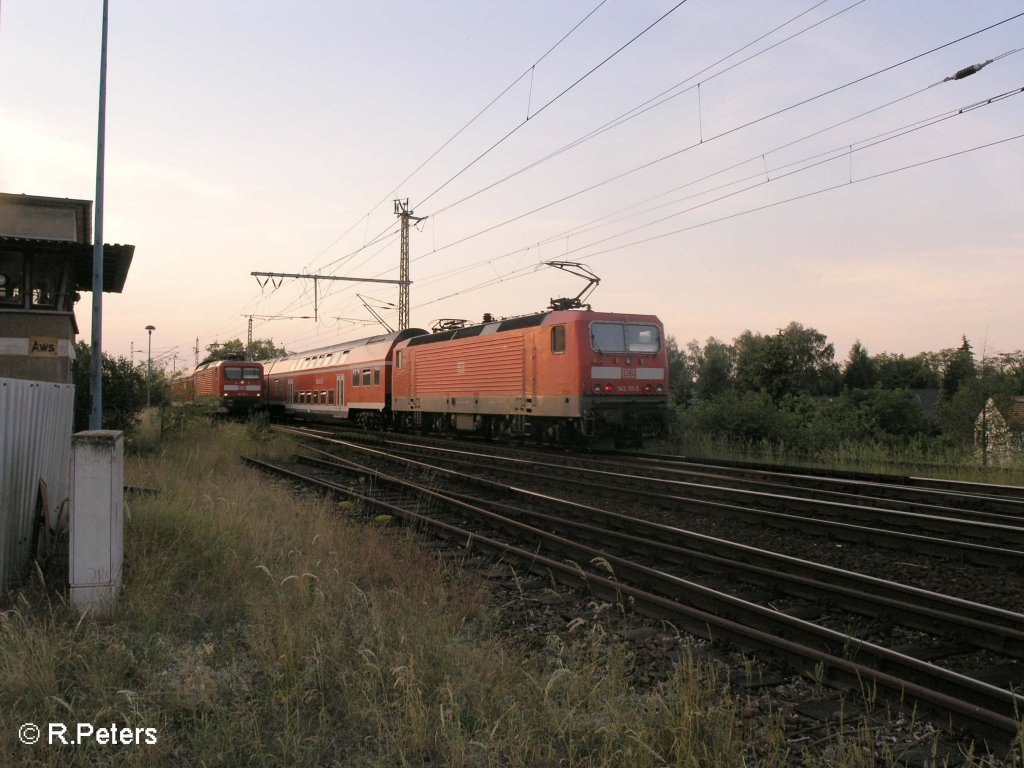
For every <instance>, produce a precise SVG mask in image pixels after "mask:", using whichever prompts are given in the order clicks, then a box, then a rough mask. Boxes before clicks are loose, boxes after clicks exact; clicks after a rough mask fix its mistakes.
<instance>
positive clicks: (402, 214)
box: [394, 198, 427, 331]
mask: <svg viewBox="0 0 1024 768" xmlns="http://www.w3.org/2000/svg"><path fill="white" fill-rule="evenodd" d="M394 203H395V215H396V216H398V217H399V218H400V219H401V220H402V237H401V246H400V247H401V252H400V253H399V255H398V330H400V331H404V330H405V329H406V328H408V327H409V220H410V219H412V221H413V222H414V223H416V224H418V223H419V222H421V221H423V220H424V219H425V218H427V217H426V216H413V215H412V211H410V210H409V198H406V199H405V200H395V201H394Z"/></svg>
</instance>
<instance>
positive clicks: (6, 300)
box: [0, 253, 25, 306]
mask: <svg viewBox="0 0 1024 768" xmlns="http://www.w3.org/2000/svg"><path fill="white" fill-rule="evenodd" d="M24 285H25V263H24V261H23V260H22V258H21V254H20V253H5V254H3V255H0V304H13V305H15V306H21V305H22V304H24V303H25V298H24V293H23V292H22V291H23V290H24V288H23V286H24Z"/></svg>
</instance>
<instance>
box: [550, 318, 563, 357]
mask: <svg viewBox="0 0 1024 768" xmlns="http://www.w3.org/2000/svg"><path fill="white" fill-rule="evenodd" d="M551 351H552V352H554V353H555V354H556V355H560V354H561V353H563V352H565V326H564V325H556V326H555V327H554V328H552V329H551Z"/></svg>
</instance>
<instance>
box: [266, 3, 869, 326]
mask: <svg viewBox="0 0 1024 768" xmlns="http://www.w3.org/2000/svg"><path fill="white" fill-rule="evenodd" d="M683 2H685V0H683ZM683 2H680V3H677V4H676V5H675V6H674V7H673V8H671V9H670V10H669V11H667V12H666V13H665V14H663V15H662V16H661V17H660V18H659V19H657V20H655V21H654V22H652V23H651V24H650V25H648V27H647V28H645V29H644V30H643V31H641V32H640V33H639V34H638V35H636V36H634V38H632V39H631V40H630V41H628V42H627V43H626V44H625V45H623V46H621V47H620V48H619V49H618V50H616V51H615V52H614V53H612V54H611V55H609V56H607V57H606V58H605V59H604V60H602V62H600V63H599V64H597V65H596V66H595V67H593V68H592V69H591V70H590V71H588V72H587V73H586V74H585V75H584V76H582V77H581V78H579V79H577V80H576V81H575V82H574V83H573V84H571V85H570V86H568V87H567V88H565V89H563V91H562V92H561V93H560V94H559V95H558V96H556V97H555V98H554V99H551V100H549V101H548V102H547V103H546V104H545V105H544V106H542V107H541V108H540V109H538V110H537V111H536V112H535V113H533V115H532V116H536V115H537V114H539V113H540V112H541V111H543V110H544V109H546V108H547V107H548V106H550V105H551V104H553V103H554V102H555V101H557V99H558V98H560V97H561V96H562V95H564V94H565V93H568V92H569V91H570V90H571V89H572V88H574V87H575V86H576V85H578V84H579V83H580V82H582V81H583V80H584V79H585V78H586V77H588V76H589V75H590V74H592V73H593V72H595V71H597V69H598V68H600V67H601V66H603V65H604V64H605V63H607V62H608V61H609V60H611V59H612V58H613V57H614V56H616V55H617V54H618V53H620V52H621V51H622V50H624V49H625V48H626V47H627V46H628V45H630V44H632V43H633V42H635V40H637V39H638V38H639V37H641V36H642V35H643V34H644V33H646V32H647V31H648V30H650V29H651V28H653V27H654V26H655V25H656V24H658V23H659V22H661V21H662V20H664V19H665V18H666V17H667V16H668V15H670V14H671V13H672V12H673V11H675V10H676V9H677V8H678V7H680V6H681V5H682V4H683ZM826 2H828V0H819V1H818V2H816V3H814V4H813V5H811V6H810V7H809V8H807V9H805V10H804V11H801V12H800V13H798V14H796V15H795V16H793V17H791V18H789V19H788V20H787V21H785V22H783V23H782V24H779V25H777V26H775V27H773V28H772V29H771V30H769V31H768V32H765V33H763V34H761V35H760V36H758V37H757V38H755V39H754V40H752V41H750V42H749V43H747V44H745V45H744V46H741V47H740V48H738V49H737V50H735V51H733V52H732V53H730V54H728V55H727V56H725V57H722V58H720V59H719V60H717V61H716V62H714V63H712V64H710V65H708V66H706V67H704V68H703V69H701V70H699V71H698V72H697V73H695V74H694V75H691V76H690V78H688V79H693V77H696V76H699V75H700V74H702V73H704V72H706V71H708V70H710V69H712V68H713V67H715V66H717V65H718V64H719V63H721V62H723V61H726V60H728V59H729V58H732V57H733V56H735V55H737V54H738V53H740V52H742V51H743V50H746V49H747V48H749V47H751V46H752V45H755V44H756V43H757V42H760V41H761V40H763V39H765V38H766V37H768V36H770V35H771V34H773V33H774V32H776V31H778V30H779V29H782V28H784V27H785V26H787V25H789V24H791V23H793V22H795V21H796V20H798V19H800V18H802V17H803V16H805V15H807V14H808V13H810V12H811V11H813V10H814V9H816V8H818V7H819V6H821V5H823V4H825V3H826ZM862 2H864V0H857V2H854V3H853V4H852V5H849V6H847V7H845V8H843V9H841V10H839V11H837V12H836V13H833V14H831V15H830V16H828V17H826V18H824V19H822V20H819V21H818V22H815V23H814V24H812V25H810V26H809V27H805V28H804V29H801V30H799V31H798V32H796V33H795V34H793V35H790V36H789V37H787V38H785V39H783V40H781V41H778V42H776V43H774V44H773V45H771V46H769V47H768V48H766V49H764V50H762V51H760V52H758V53H756V54H754V55H752V56H751V57H748V58H746V59H744V60H743V61H741V62H737V63H735V64H734V65H732V66H730V67H729V68H727V69H726V70H723V71H722V72H719V73H717V74H715V75H713V76H712V77H717V76H718V75H719V74H723V73H724V72H725V71H729V70H731V69H733V68H734V67H735V66H739V65H740V64H743V63H745V62H746V61H749V60H750V59H752V58H755V57H756V56H758V55H761V54H762V53H764V52H766V51H768V50H771V49H773V48H775V47H777V46H778V45H781V44H782V43H785V42H787V41H788V40H790V39H792V38H793V37H796V36H797V35H799V34H803V33H804V32H806V31H808V30H809V29H812V28H814V27H816V26H819V25H820V24H822V23H824V22H826V21H829V20H831V19H833V18H835V17H836V16H838V15H840V14H842V13H845V12H846V11H848V10H850V9H851V8H853V7H856V6H857V5H860V4H861V3H862ZM602 5H604V0H602V2H601V3H599V4H598V5H597V6H596V7H595V8H594V9H592V10H591V11H590V12H589V13H588V14H587V15H586V16H585V17H584V18H583V19H581V20H580V21H579V22H578V23H577V24H576V25H575V26H574V27H573V28H572V29H570V30H569V32H567V33H566V34H565V35H563V37H562V38H561V39H560V40H559V41H558V42H557V43H555V45H553V46H551V48H549V49H548V50H547V51H546V52H545V53H544V54H543V55H542V56H541V57H540V58H539V59H537V61H536V62H534V64H533V65H531V67H530V68H529V69H527V70H525V71H524V72H523V74H522V75H520V77H519V78H517V79H516V80H515V81H513V82H512V83H511V84H510V85H509V86H507V87H506V89H504V90H503V91H502V92H501V93H500V94H499V96H498V97H496V98H495V99H494V100H492V102H491V103H490V104H488V106H487V107H485V108H484V109H483V110H481V111H480V112H479V113H478V114H477V115H476V116H474V118H473V119H472V120H470V121H469V123H467V124H466V125H465V126H463V128H462V129H460V130H459V131H458V132H457V133H456V134H455V135H454V136H453V137H451V139H449V141H448V142H446V143H445V144H444V145H442V147H441V148H439V149H438V150H436V151H435V153H433V154H432V155H431V156H430V158H428V160H427V161H424V163H421V165H420V166H419V167H418V168H417V169H416V170H415V171H414V172H413V174H410V175H409V176H408V177H407V178H406V180H405V181H408V179H409V178H411V177H412V175H414V174H415V173H416V172H418V171H419V170H420V169H421V168H422V167H423V166H424V165H425V164H426V162H428V161H429V160H430V159H431V158H432V157H434V156H436V154H437V153H438V152H440V151H441V149H443V148H444V147H445V146H447V145H448V144H449V143H450V142H451V141H452V140H454V138H456V137H457V136H458V135H459V134H461V133H462V132H463V131H464V130H465V129H466V128H468V127H469V126H470V125H471V124H472V123H473V122H475V121H476V120H477V119H478V118H479V117H480V116H481V115H482V114H483V113H484V112H485V111H486V110H487V109H489V108H490V106H493V104H494V103H495V102H496V101H497V100H498V99H500V97H501V96H502V95H504V94H505V93H506V92H507V91H508V90H509V89H510V88H511V87H513V86H514V85H515V84H516V83H518V82H519V81H520V80H521V79H522V78H523V77H524V76H525V74H527V73H532V70H533V68H534V67H536V65H537V64H539V63H540V62H542V61H543V60H544V59H545V58H546V57H547V56H548V55H549V54H550V53H552V52H553V51H554V50H555V49H556V48H557V47H558V46H559V45H560V44H561V43H562V42H564V41H565V40H566V39H567V38H568V37H569V35H571V34H572V33H573V32H575V31H576V29H578V28H579V27H580V26H581V25H582V24H583V23H584V22H585V21H586V20H587V19H589V18H590V17H591V16H592V15H593V14H594V13H595V12H596V11H597V10H598V9H600V7H601V6H602ZM708 79H711V78H708ZM685 82H686V80H684V81H683V83H685ZM679 85H680V84H677V85H676V86H673V88H670V89H668V91H663V92H662V93H661V94H659V96H662V95H664V94H665V93H667V92H670V91H671V90H673V89H675V88H678V87H679ZM677 95H678V94H677ZM659 96H655V97H653V99H657V98H659ZM670 98H671V97H670ZM653 99H651V100H648V102H650V101H652V100H653ZM648 102H645V104H647V103H648ZM645 104H641V105H640V106H639V107H636V108H634V110H631V111H633V112H635V111H636V110H637V109H640V108H641V107H643V106H645ZM628 114H629V113H626V115H628ZM529 117H530V116H529V115H528V118H527V119H529ZM624 117H625V116H620V117H619V118H616V120H617V121H624V120H623V118H624ZM613 122H614V121H613ZM609 127H613V126H603V127H602V128H599V129H597V131H595V132H592V134H593V135H597V132H598V131H602V130H607V129H609ZM402 183H403V184H404V183H405V182H404V181H403V182H402ZM399 186H401V184H400V185H399ZM397 188H398V187H396V189H397ZM392 194H393V191H392ZM386 199H387V197H385V198H382V200H381V202H383V201H384V200H386ZM379 205H380V203H378V204H377V206H379ZM377 206H375V207H377ZM449 207H450V206H449ZM442 210H445V209H442ZM439 212H440V211H438V213H439ZM371 213H372V210H371ZM436 215H437V213H435V214H432V216H435V217H436ZM369 216H370V213H367V214H366V216H365V217H363V218H361V219H360V220H359V221H363V220H364V219H365V220H366V224H367V225H368V219H369ZM359 221H357V222H356V223H355V224H353V227H354V226H357V225H358V223H359ZM393 227H394V225H393V223H389V225H388V227H385V228H384V230H382V231H381V232H380V233H378V234H377V235H375V236H374V237H373V238H372V239H370V240H369V241H366V242H365V243H364V245H363V246H362V247H360V248H357V249H355V250H353V251H351V252H349V253H346V254H345V255H343V256H342V257H339V258H338V259H335V260H334V261H332V262H329V263H328V264H326V265H325V266H324V267H323V269H324V270H328V269H337V268H340V267H341V266H342V265H344V264H345V263H347V262H348V261H349V260H350V259H351V258H353V257H354V256H356V255H358V254H359V253H362V252H363V251H364V250H365V249H366V248H368V247H370V246H372V245H375V244H377V243H379V242H383V241H385V240H387V239H389V238H391V237H393V236H396V235H397V227H394V228H393ZM351 229H352V228H351V227H350V229H349V231H351ZM339 240H340V238H339ZM336 242H337V241H335V243H336ZM335 243H332V246H329V247H333V245H334V244H335ZM445 247H447V246H445ZM326 250H329V248H328V249H326ZM326 250H325V251H324V252H326ZM435 250H436V249H435ZM320 255H322V253H321V254H320ZM362 263H363V264H365V263H366V260H364V261H363V262H362ZM350 274H351V272H350ZM377 274H378V275H380V274H386V271H384V272H380V273H377ZM342 290H344V289H342ZM296 303H297V302H292V304H290V305H289V306H288V308H287V309H286V310H285V311H288V310H290V309H292V308H294V306H295V305H296Z"/></svg>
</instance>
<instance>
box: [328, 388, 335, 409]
mask: <svg viewBox="0 0 1024 768" xmlns="http://www.w3.org/2000/svg"><path fill="white" fill-rule="evenodd" d="M327 404H328V405H334V390H333V389H329V390H327Z"/></svg>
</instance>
